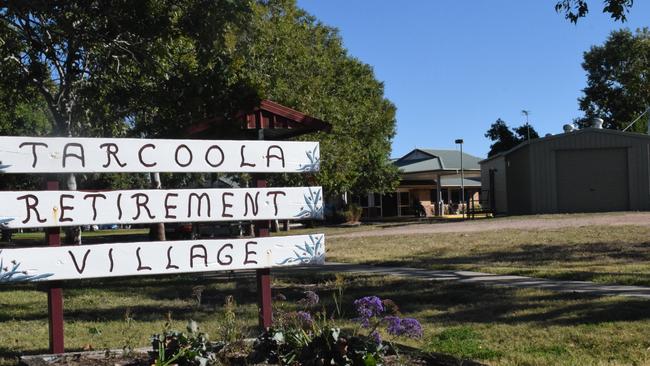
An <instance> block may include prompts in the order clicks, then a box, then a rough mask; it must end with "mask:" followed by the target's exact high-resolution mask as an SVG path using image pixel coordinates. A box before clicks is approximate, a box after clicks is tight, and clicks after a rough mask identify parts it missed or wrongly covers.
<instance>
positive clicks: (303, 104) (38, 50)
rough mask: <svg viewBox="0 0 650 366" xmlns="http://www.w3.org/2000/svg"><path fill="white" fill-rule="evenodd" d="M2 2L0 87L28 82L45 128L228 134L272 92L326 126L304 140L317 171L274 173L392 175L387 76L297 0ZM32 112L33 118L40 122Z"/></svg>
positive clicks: (375, 182)
mask: <svg viewBox="0 0 650 366" xmlns="http://www.w3.org/2000/svg"><path fill="white" fill-rule="evenodd" d="M3 5H4V6H3V7H0V20H2V22H0V42H1V43H2V47H1V48H0V67H2V69H3V73H2V75H1V76H0V90H2V91H5V92H6V93H11V92H12V91H14V90H19V91H21V93H22V92H23V91H26V90H27V89H28V88H31V89H32V90H33V91H34V93H37V94H38V95H39V98H40V99H27V100H28V101H29V105H30V106H32V105H35V104H34V103H36V104H38V103H41V104H42V106H43V107H46V109H47V111H48V119H47V121H48V122H49V124H50V125H51V126H49V129H48V130H47V133H48V134H57V135H68V134H72V135H84V136H124V135H132V136H138V137H157V138H161V137H166V138H177V137H180V136H179V132H181V131H184V129H185V128H187V127H188V126H190V125H191V124H193V123H196V122H197V121H205V120H210V121H215V125H217V126H218V128H216V130H217V132H218V133H219V134H220V135H221V136H228V135H232V133H233V132H237V131H238V130H239V128H240V126H239V123H236V121H235V119H236V117H237V116H238V113H239V112H241V111H242V110H250V109H251V108H252V107H254V106H255V105H257V103H258V102H259V101H260V100H261V99H271V100H274V101H277V102H279V103H282V104H285V105H287V106H290V107H292V108H295V109H297V110H300V111H302V112H305V113H307V114H309V115H312V116H315V117H317V118H320V119H322V120H325V121H327V122H330V123H331V124H332V126H333V128H332V133H331V134H324V133H320V134H316V135H315V136H309V137H305V138H308V139H317V140H319V141H320V142H321V156H322V157H323V159H322V164H321V167H322V169H321V172H320V173H318V174H317V175H316V177H315V178H316V182H314V180H313V179H312V178H313V177H308V178H305V177H302V176H298V175H293V176H292V177H287V176H278V177H274V178H273V179H274V180H275V182H277V183H278V184H284V183H296V184H302V183H305V179H312V180H311V181H310V182H311V183H318V184H320V185H323V186H324V187H325V189H326V191H327V192H328V194H336V193H342V192H346V191H350V192H367V191H375V192H384V191H387V190H390V189H392V188H394V186H395V185H396V184H397V181H398V174H397V169H396V168H395V167H394V166H393V165H392V164H391V162H390V160H389V156H390V148H391V147H390V144H391V139H392V138H393V136H394V134H395V106H394V105H393V104H392V103H391V102H390V101H388V100H387V99H386V98H385V97H384V90H383V84H382V83H381V82H379V81H378V80H376V78H375V76H374V73H373V70H372V68H371V67H370V66H369V65H366V64H364V63H362V62H360V61H359V60H357V59H355V58H353V57H351V56H350V55H348V54H347V51H346V50H345V48H344V47H343V45H342V40H341V37H340V36H339V34H338V32H337V31H336V30H335V29H333V28H330V27H327V26H325V25H323V24H322V23H320V22H319V21H318V20H317V19H316V18H314V17H313V16H311V15H309V14H307V13H306V12H304V11H303V10H301V9H299V8H298V7H297V6H296V3H295V0H269V1H253V0H243V1H231V0H217V1H207V0H182V1H171V0H163V1H153V0H145V1H139V2H137V3H135V4H134V3H133V2H130V1H125V0H119V1H114V2H110V3H105V2H87V1H82V0H73V1H65V2H47V1H41V0H37V1H29V2H7V3H4V4H3ZM6 109H7V108H6ZM7 110H9V111H13V110H15V108H14V107H11V108H8V109H7ZM29 110H30V111H31V110H33V111H38V110H39V109H38V108H30V109H29ZM28 117H29V118H31V120H34V121H32V122H30V124H31V125H34V126H36V125H38V126H40V125H41V124H42V122H43V121H44V120H43V118H41V117H39V118H40V119H38V118H36V117H35V116H28ZM0 120H2V108H1V107H0ZM4 120H5V121H9V122H8V123H5V124H4V125H3V124H2V122H0V129H3V128H4V129H5V130H7V129H13V130H15V131H17V132H16V133H18V130H17V129H16V128H15V125H16V123H19V122H18V121H19V118H16V117H15V116H7V117H6V118H5V119H4ZM217 122H218V123H217ZM185 177H190V178H191V177H192V176H189V175H187V176H185ZM163 179H164V178H163ZM187 181H188V179H185V178H184V177H178V176H172V181H171V182H170V183H179V184H180V185H183V184H186V183H187ZM164 182H165V185H167V186H170V185H173V184H168V183H167V181H165V180H164ZM115 184H116V185H118V184H120V183H115ZM81 185H83V182H82V183H80V186H81Z"/></svg>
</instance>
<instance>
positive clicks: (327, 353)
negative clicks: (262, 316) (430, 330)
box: [251, 290, 422, 366]
mask: <svg viewBox="0 0 650 366" xmlns="http://www.w3.org/2000/svg"><path fill="white" fill-rule="evenodd" d="M305 295H306V296H305V298H304V299H301V300H300V301H298V305H301V306H303V307H304V308H305V309H309V308H313V307H314V306H315V305H316V304H317V303H318V295H316V294H315V293H314V292H312V291H307V292H305ZM341 296H342V290H341ZM338 306H340V303H339V305H338ZM354 307H355V310H356V312H357V315H358V317H357V318H356V319H355V320H357V321H358V322H359V324H360V325H359V328H357V330H356V331H354V332H353V333H351V334H349V333H345V332H342V331H341V328H340V327H339V326H338V325H337V324H336V319H334V317H328V316H327V312H326V311H325V310H322V311H320V312H317V313H316V314H315V315H314V316H312V314H311V313H310V312H308V311H304V310H301V311H293V312H287V313H280V314H279V316H278V318H277V322H276V326H275V327H274V328H272V329H270V330H269V331H267V332H265V333H264V334H262V335H261V336H260V337H259V338H258V339H257V341H256V343H255V352H254V355H255V357H256V358H254V359H253V360H251V361H253V362H262V361H268V362H271V363H273V362H276V363H277V362H279V363H280V364H282V365H296V364H297V365H343V366H373V365H380V364H381V362H382V359H383V357H384V356H385V354H386V353H387V352H388V349H389V348H390V347H388V346H387V345H386V344H385V343H384V342H382V340H381V337H380V335H379V332H378V331H377V330H378V328H379V327H380V326H384V325H386V331H387V332H388V333H389V334H391V335H393V336H395V337H399V336H406V337H413V338H419V337H421V336H422V327H421V325H420V323H419V322H418V321H417V320H415V319H412V318H401V317H399V316H397V315H398V313H397V306H396V305H395V304H394V303H393V302H392V301H389V300H385V301H382V300H381V299H379V298H378V297H376V296H368V297H364V298H361V299H358V300H356V301H355V302H354ZM387 314H390V315H389V316H386V315H387ZM362 329H363V331H361V330H362Z"/></svg>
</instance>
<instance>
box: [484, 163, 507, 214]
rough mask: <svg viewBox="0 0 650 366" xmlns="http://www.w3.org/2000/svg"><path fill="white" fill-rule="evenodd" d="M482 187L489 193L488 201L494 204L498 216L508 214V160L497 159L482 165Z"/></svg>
mask: <svg viewBox="0 0 650 366" xmlns="http://www.w3.org/2000/svg"><path fill="white" fill-rule="evenodd" d="M491 170H492V171H494V173H493V174H494V189H492V186H491V182H490V171H491ZM481 187H482V191H483V194H484V195H485V193H487V197H488V201H489V202H490V203H491V202H494V206H495V207H494V208H495V213H496V214H506V213H507V212H508V189H507V184H506V160H505V158H504V157H503V156H499V157H496V158H494V159H492V160H488V161H486V162H484V163H482V164H481Z"/></svg>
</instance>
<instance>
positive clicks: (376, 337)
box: [369, 331, 381, 346]
mask: <svg viewBox="0 0 650 366" xmlns="http://www.w3.org/2000/svg"><path fill="white" fill-rule="evenodd" d="M369 337H370V339H372V340H373V341H374V342H375V343H376V344H377V345H378V346H379V345H381V334H379V332H378V331H374V332H372V333H370V336H369Z"/></svg>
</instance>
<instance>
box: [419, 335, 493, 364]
mask: <svg viewBox="0 0 650 366" xmlns="http://www.w3.org/2000/svg"><path fill="white" fill-rule="evenodd" d="M481 343H482V342H481V336H480V334H478V333H477V332H476V331H474V330H473V329H472V328H470V327H456V328H448V329H445V330H443V331H442V332H440V333H438V334H437V335H435V336H434V337H433V338H432V339H431V341H430V342H429V343H428V345H427V349H428V350H429V351H432V352H440V353H447V354H451V355H454V356H457V357H462V358H473V359H482V360H491V359H496V358H499V357H500V353H499V352H497V351H494V350H492V349H490V348H488V347H485V346H483V345H482V344H481Z"/></svg>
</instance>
